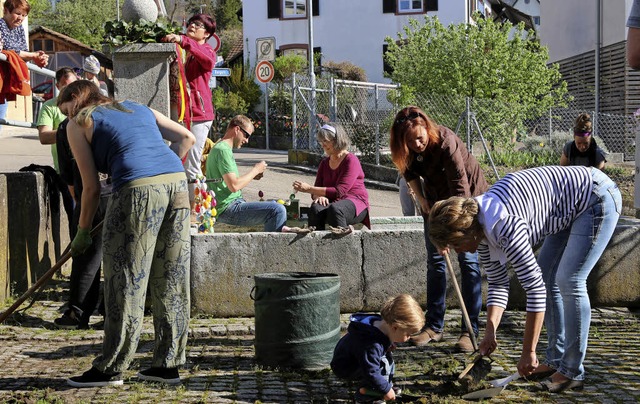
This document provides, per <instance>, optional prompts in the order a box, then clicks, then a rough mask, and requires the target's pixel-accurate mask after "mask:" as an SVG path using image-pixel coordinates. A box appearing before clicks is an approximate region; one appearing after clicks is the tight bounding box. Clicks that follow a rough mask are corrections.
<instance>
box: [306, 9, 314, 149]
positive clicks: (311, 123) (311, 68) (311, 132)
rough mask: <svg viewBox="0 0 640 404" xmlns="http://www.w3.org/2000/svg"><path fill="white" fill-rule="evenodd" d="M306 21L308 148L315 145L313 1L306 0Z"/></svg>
mask: <svg viewBox="0 0 640 404" xmlns="http://www.w3.org/2000/svg"><path fill="white" fill-rule="evenodd" d="M307 20H308V21H309V50H308V51H307V54H308V56H309V77H310V79H311V100H310V101H311V102H310V104H311V105H310V106H311V111H309V148H311V146H312V145H313V146H315V143H316V75H315V68H314V66H313V0H307Z"/></svg>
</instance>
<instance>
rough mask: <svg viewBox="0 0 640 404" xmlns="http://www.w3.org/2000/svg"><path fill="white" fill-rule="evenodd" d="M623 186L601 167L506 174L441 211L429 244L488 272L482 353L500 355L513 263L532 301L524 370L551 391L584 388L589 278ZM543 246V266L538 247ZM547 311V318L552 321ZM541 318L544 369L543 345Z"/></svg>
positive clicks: (432, 221)
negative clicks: (542, 349)
mask: <svg viewBox="0 0 640 404" xmlns="http://www.w3.org/2000/svg"><path fill="white" fill-rule="evenodd" d="M621 207H622V198H621V196H620V191H619V190H618V187H617V186H616V184H615V183H614V182H613V181H611V179H609V177H607V176H606V175H605V174H603V173H602V172H601V171H600V170H598V169H596V168H587V167H580V166H572V167H556V166H553V167H538V168H532V169H528V170H523V171H519V172H516V173H512V174H509V175H506V176H505V177H504V178H503V179H501V180H500V181H498V182H497V183H496V184H495V185H493V186H492V187H491V188H490V189H489V191H488V192H487V193H486V194H484V195H480V196H478V197H475V198H460V197H453V198H449V199H447V200H444V201H441V202H438V203H436V204H435V205H434V207H433V209H432V210H431V213H430V215H429V228H430V233H429V236H430V238H431V240H432V242H433V243H434V244H435V245H436V246H438V248H439V249H441V251H443V252H444V251H447V250H448V248H449V247H451V248H453V249H455V250H456V251H458V252H460V251H475V250H476V249H477V250H478V253H479V255H480V262H481V263H482V265H483V266H484V268H485V271H486V273H487V280H488V283H489V293H488V298H487V327H486V332H485V336H484V339H483V340H482V342H481V343H480V353H482V354H483V355H490V354H491V353H492V352H493V351H494V350H495V349H496V347H497V338H496V330H497V328H498V325H499V324H500V319H501V318H502V313H503V312H504V310H505V308H506V307H507V300H508V296H509V277H508V275H507V267H506V264H507V262H509V263H510V264H511V266H512V267H513V270H514V272H515V274H516V276H517V277H518V280H519V281H520V283H521V284H522V286H523V288H524V290H525V292H526V296H527V318H526V325H525V332H524V344H523V350H522V355H521V357H520V361H519V362H518V371H519V372H520V374H521V375H522V376H533V377H536V378H540V377H543V375H545V376H546V375H549V374H551V378H550V379H549V380H546V381H545V382H543V386H544V387H545V388H546V389H547V390H549V391H550V392H554V393H555V392H561V391H564V390H568V389H579V388H582V387H583V385H584V382H583V380H584V366H583V361H584V357H585V354H586V349H587V338H588V335H589V323H590V320H591V306H590V302H589V295H588V294H587V276H588V275H589V273H590V272H591V270H592V269H593V267H594V266H595V264H596V262H597V261H598V259H599V258H600V256H601V255H602V253H603V251H604V249H605V247H606V246H607V243H608V242H609V240H610V239H611V236H612V235H613V231H614V229H615V227H616V223H617V222H618V218H619V216H620V210H621ZM543 239H544V243H543V245H542V248H541V250H540V252H539V254H538V258H537V260H536V257H535V256H534V253H533V246H535V245H536V244H538V243H539V242H540V241H542V240H543ZM545 308H546V310H548V313H547V315H546V317H545ZM543 319H544V321H545V326H546V328H547V333H548V340H549V341H548V347H547V351H546V361H545V362H544V364H539V363H538V359H537V357H536V345H537V343H538V338H539V335H540V330H541V328H542V322H543Z"/></svg>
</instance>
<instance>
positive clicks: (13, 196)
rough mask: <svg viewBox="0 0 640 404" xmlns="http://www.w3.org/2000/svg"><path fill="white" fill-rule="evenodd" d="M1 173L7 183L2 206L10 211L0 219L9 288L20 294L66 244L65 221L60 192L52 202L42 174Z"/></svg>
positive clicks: (49, 264) (52, 262) (40, 274)
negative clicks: (56, 201)
mask: <svg viewBox="0 0 640 404" xmlns="http://www.w3.org/2000/svg"><path fill="white" fill-rule="evenodd" d="M3 176H4V178H6V184H7V186H6V190H7V192H6V194H5V195H6V200H7V203H6V204H3V206H6V207H7V211H8V212H11V214H8V217H7V220H6V221H5V222H4V223H6V224H7V225H6V226H7V233H8V235H9V237H8V239H9V243H8V246H9V247H8V250H9V251H8V265H9V276H8V278H9V279H8V280H9V282H10V286H11V289H12V292H13V293H14V294H21V293H23V292H25V291H26V290H27V289H28V288H30V287H31V286H32V285H33V284H34V283H35V282H36V281H37V279H38V278H39V277H40V276H42V275H43V274H44V273H45V272H46V271H48V270H49V269H50V268H51V267H52V266H53V264H55V263H56V261H57V260H58V259H59V258H60V256H61V255H62V252H63V251H64V249H65V248H66V247H67V245H69V241H70V240H69V221H68V218H67V215H66V213H65V210H64V206H63V204H62V196H60V201H59V204H58V206H54V204H53V201H51V200H50V199H49V196H48V194H47V189H46V187H45V182H44V177H43V175H42V174H40V173H36V172H14V173H5V174H3ZM56 191H57V190H56ZM58 195H60V194H59V193H58ZM0 248H1V247H0ZM0 270H1V266H0Z"/></svg>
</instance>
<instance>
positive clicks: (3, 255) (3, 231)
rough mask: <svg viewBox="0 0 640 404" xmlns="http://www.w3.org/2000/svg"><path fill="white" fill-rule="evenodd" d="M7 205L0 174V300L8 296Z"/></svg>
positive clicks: (3, 180)
mask: <svg viewBox="0 0 640 404" xmlns="http://www.w3.org/2000/svg"><path fill="white" fill-rule="evenodd" d="M8 221H9V206H8V201H7V178H6V177H5V176H4V175H0V301H2V300H5V299H6V298H7V296H9V293H10V290H9V261H8V258H9V257H8V256H7V254H8V252H9V226H8Z"/></svg>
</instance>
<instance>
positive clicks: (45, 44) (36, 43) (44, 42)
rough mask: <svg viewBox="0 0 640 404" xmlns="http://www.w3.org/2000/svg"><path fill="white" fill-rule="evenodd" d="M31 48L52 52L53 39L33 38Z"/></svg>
mask: <svg viewBox="0 0 640 404" xmlns="http://www.w3.org/2000/svg"><path fill="white" fill-rule="evenodd" d="M33 50H34V51H41V50H42V51H45V52H53V40H52V39H34V40H33Z"/></svg>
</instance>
